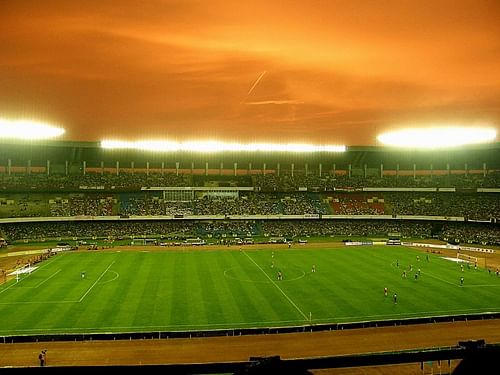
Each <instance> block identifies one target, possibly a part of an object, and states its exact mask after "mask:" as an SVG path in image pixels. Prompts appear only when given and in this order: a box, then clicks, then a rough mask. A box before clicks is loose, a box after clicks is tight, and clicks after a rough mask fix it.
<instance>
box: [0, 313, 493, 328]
mask: <svg viewBox="0 0 500 375" xmlns="http://www.w3.org/2000/svg"><path fill="white" fill-rule="evenodd" d="M499 309H500V307H496V308H490V309H489V310H487V309H486V308H484V309H459V310H450V311H453V312H458V313H462V312H464V311H465V312H472V313H478V314H479V313H491V312H497V311H499ZM484 310H487V311H484ZM440 312H441V313H445V315H425V314H430V313H432V314H436V313H440ZM447 312H448V311H442V310H441V311H440V310H437V311H434V312H427V311H424V312H420V313H398V314H379V315H366V316H342V317H335V318H319V319H313V322H315V323H317V324H318V323H319V324H320V323H321V322H326V323H327V324H345V323H359V322H370V321H372V320H366V319H370V318H378V317H387V319H390V318H391V317H403V318H405V317H408V318H412V317H413V316H416V317H421V318H439V317H441V316H450V315H449V314H447ZM360 318H366V319H364V320H359V319H360ZM344 319H356V320H347V321H343V320H344ZM303 322H304V321H303V320H301V319H300V320H299V319H294V320H275V321H259V322H238V323H235V322H231V323H211V324H208V325H207V324H170V325H169V324H165V325H144V326H105V327H84V328H81V327H71V328H37V329H16V330H8V331H6V330H5V331H0V335H6V334H11V333H12V332H14V333H16V332H50V331H55V332H75V330H76V332H78V333H80V332H89V331H90V332H92V333H96V332H97V333H99V332H100V330H103V331H106V330H107V331H109V330H113V329H116V330H124V329H126V330H130V329H138V330H139V331H138V332H141V331H140V330H143V329H149V330H151V329H158V330H165V329H169V328H181V327H192V328H193V329H197V328H196V327H207V328H210V327H223V328H219V329H224V330H231V329H234V330H237V329H241V328H242V327H243V326H249V325H250V326H251V327H252V326H253V327H254V328H262V327H261V326H262V325H266V326H271V327H272V328H277V327H287V326H288V325H286V324H287V323H303ZM280 323H281V324H285V325H283V326H279V325H277V324H280ZM236 325H238V326H237V327H231V326H236ZM188 331H189V330H188ZM117 333H119V331H118V332H117Z"/></svg>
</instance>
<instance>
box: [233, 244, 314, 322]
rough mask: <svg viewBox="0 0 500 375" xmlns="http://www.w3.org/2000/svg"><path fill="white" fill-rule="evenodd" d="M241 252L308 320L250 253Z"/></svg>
mask: <svg viewBox="0 0 500 375" xmlns="http://www.w3.org/2000/svg"><path fill="white" fill-rule="evenodd" d="M243 254H245V255H246V256H247V258H248V259H250V260H251V261H252V263H253V264H255V265H256V266H257V267H258V268H259V269H260V270H261V271H262V273H263V274H264V275H266V277H267V278H268V279H269V280H270V281H271V282H272V283H273V284H274V286H275V287H276V288H278V290H279V291H280V292H281V294H283V295H284V296H285V298H286V299H287V300H288V302H290V303H291V304H292V306H293V307H295V308H296V309H297V311H298V312H299V313H300V314H301V315H302V316H303V317H304V319H305V320H307V321H309V318H308V317H307V315H306V314H304V312H303V311H302V310H301V309H300V308H299V307H298V306H297V305H296V304H295V302H293V301H292V300H291V299H290V297H288V296H287V295H286V293H285V292H284V291H283V289H281V288H280V287H279V285H278V284H276V282H275V281H274V280H273V279H271V278H270V277H269V275H268V274H267V273H266V271H264V270H263V269H262V267H261V266H259V265H258V264H257V263H256V262H255V260H253V259H252V257H251V256H250V255H248V254H247V253H246V252H245V251H243Z"/></svg>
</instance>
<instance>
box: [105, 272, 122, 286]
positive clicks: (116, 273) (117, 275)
mask: <svg viewBox="0 0 500 375" xmlns="http://www.w3.org/2000/svg"><path fill="white" fill-rule="evenodd" d="M109 272H113V273H114V274H115V277H113V278H112V279H111V280H107V281H103V282H102V283H101V285H103V284H107V283H110V282H112V281H115V280H116V279H118V278H119V277H120V274H119V273H118V272H116V271H109Z"/></svg>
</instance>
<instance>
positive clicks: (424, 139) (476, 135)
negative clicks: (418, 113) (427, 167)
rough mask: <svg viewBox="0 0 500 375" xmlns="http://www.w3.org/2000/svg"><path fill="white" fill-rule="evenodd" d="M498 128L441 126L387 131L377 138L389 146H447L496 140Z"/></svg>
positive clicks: (427, 147)
mask: <svg viewBox="0 0 500 375" xmlns="http://www.w3.org/2000/svg"><path fill="white" fill-rule="evenodd" d="M495 138H496V130H495V129H492V128H484V127H463V126H449V127H446V126H440V127H433V128H420V129H417V128H411V129H403V130H398V131H393V132H387V133H384V134H380V135H378V136H377V140H378V141H380V142H381V143H383V144H385V145H387V146H394V147H407V148H426V149H435V148H445V147H456V146H464V145H468V144H476V143H485V142H490V141H494V140H495Z"/></svg>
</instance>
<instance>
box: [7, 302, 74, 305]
mask: <svg viewBox="0 0 500 375" xmlns="http://www.w3.org/2000/svg"><path fill="white" fill-rule="evenodd" d="M76 302H80V301H14V302H0V305H40V304H46V303H76Z"/></svg>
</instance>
